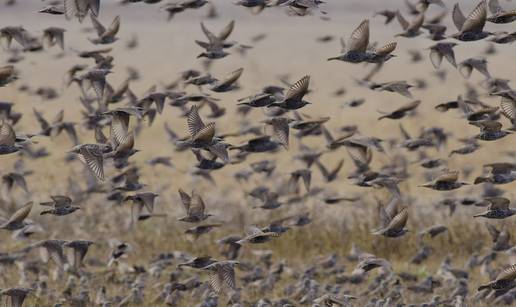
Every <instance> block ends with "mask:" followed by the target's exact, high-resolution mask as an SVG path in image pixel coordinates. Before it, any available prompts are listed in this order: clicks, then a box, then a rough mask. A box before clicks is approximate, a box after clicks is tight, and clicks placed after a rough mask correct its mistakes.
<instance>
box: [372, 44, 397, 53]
mask: <svg viewBox="0 0 516 307" xmlns="http://www.w3.org/2000/svg"><path fill="white" fill-rule="evenodd" d="M397 45H398V44H397V43H396V42H391V43H388V44H386V45H384V46H382V47H380V48H378V49H376V51H375V53H376V54H378V55H387V54H389V53H391V52H393V51H394V50H395V49H396V46H397Z"/></svg>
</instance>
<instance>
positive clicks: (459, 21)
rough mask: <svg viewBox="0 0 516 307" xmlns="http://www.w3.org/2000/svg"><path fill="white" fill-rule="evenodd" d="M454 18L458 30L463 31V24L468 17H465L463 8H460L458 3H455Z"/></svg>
mask: <svg viewBox="0 0 516 307" xmlns="http://www.w3.org/2000/svg"><path fill="white" fill-rule="evenodd" d="M452 19H453V24H454V25H455V27H456V28H457V30H459V31H461V30H462V26H463V25H464V23H465V22H466V17H464V14H463V13H462V10H461V9H460V7H459V4H458V3H455V6H453V13H452Z"/></svg>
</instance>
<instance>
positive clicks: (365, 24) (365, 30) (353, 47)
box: [347, 19, 369, 52]
mask: <svg viewBox="0 0 516 307" xmlns="http://www.w3.org/2000/svg"><path fill="white" fill-rule="evenodd" d="M347 45H348V50H349V51H360V52H365V51H366V50H367V46H368V45H369V20H368V19H366V20H364V21H362V23H360V25H359V26H358V27H357V28H356V29H355V30H354V31H353V33H351V37H350V38H349V41H348V44H347Z"/></svg>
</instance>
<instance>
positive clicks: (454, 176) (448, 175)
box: [434, 171, 459, 182]
mask: <svg viewBox="0 0 516 307" xmlns="http://www.w3.org/2000/svg"><path fill="white" fill-rule="evenodd" d="M458 179H459V172H458V171H447V172H445V173H443V174H441V175H439V176H437V178H435V180H434V181H435V182H456V181H457V180H458Z"/></svg>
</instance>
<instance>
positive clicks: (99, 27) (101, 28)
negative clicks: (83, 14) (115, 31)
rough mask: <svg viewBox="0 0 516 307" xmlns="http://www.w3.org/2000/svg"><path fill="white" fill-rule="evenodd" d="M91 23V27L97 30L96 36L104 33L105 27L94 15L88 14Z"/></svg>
mask: <svg viewBox="0 0 516 307" xmlns="http://www.w3.org/2000/svg"><path fill="white" fill-rule="evenodd" d="M90 19H91V24H92V25H93V28H94V29H95V31H97V35H98V36H103V35H104V33H106V28H105V27H104V26H103V25H102V24H101V23H100V22H99V21H98V20H97V18H96V17H95V16H93V14H92V15H90Z"/></svg>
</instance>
